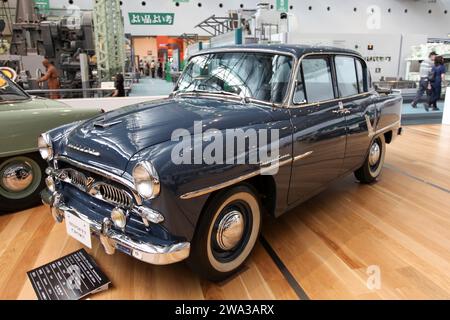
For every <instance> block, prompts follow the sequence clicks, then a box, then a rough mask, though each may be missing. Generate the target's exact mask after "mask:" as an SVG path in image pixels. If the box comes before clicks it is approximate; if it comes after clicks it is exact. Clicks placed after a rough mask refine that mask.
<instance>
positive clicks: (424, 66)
mask: <svg viewBox="0 0 450 320" xmlns="http://www.w3.org/2000/svg"><path fill="white" fill-rule="evenodd" d="M436 56H437V54H436V52H434V51H433V52H431V53H430V55H429V56H428V59H425V60H423V61H422V63H421V64H420V71H419V73H420V82H419V90H417V94H416V97H415V98H414V100H413V102H412V103H411V106H412V107H413V108H417V103H418V102H419V101H420V99H422V96H423V95H424V94H425V93H426V94H427V101H426V103H425V110H427V111H428V105H429V103H430V96H429V94H428V92H429V91H428V86H429V84H430V80H429V77H430V72H431V69H432V68H433V64H434V59H435V58H436Z"/></svg>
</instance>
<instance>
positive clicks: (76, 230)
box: [64, 211, 92, 249]
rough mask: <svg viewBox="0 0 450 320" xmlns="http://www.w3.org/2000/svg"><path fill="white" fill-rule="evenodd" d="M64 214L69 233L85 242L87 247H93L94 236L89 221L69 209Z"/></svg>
mask: <svg viewBox="0 0 450 320" xmlns="http://www.w3.org/2000/svg"><path fill="white" fill-rule="evenodd" d="M64 215H65V219H64V220H65V223H66V231H67V234H68V235H69V236H71V237H72V238H74V239H75V240H78V241H79V242H81V243H82V244H84V245H85V246H86V247H88V248H90V249H92V237H91V229H90V226H89V223H87V222H86V221H84V220H82V219H80V218H78V217H77V216H76V215H74V214H72V213H70V212H67V211H66V212H65V213H64Z"/></svg>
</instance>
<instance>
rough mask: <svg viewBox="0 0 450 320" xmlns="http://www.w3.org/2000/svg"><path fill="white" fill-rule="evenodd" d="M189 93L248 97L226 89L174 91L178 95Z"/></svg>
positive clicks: (243, 98) (242, 98)
mask: <svg viewBox="0 0 450 320" xmlns="http://www.w3.org/2000/svg"><path fill="white" fill-rule="evenodd" d="M185 93H186V94H189V93H193V94H201V93H207V94H219V95H226V96H231V97H236V98H239V99H241V100H245V99H246V97H242V96H240V95H239V94H237V93H234V92H229V91H225V90H198V89H194V90H180V91H176V92H174V95H175V96H177V95H178V94H185Z"/></svg>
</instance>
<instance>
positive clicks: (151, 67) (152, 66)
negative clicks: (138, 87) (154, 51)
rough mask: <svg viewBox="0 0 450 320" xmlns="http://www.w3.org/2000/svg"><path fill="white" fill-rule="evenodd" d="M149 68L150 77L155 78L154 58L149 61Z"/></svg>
mask: <svg viewBox="0 0 450 320" xmlns="http://www.w3.org/2000/svg"><path fill="white" fill-rule="evenodd" d="M150 70H151V71H152V78H155V73H156V63H155V60H152V63H150Z"/></svg>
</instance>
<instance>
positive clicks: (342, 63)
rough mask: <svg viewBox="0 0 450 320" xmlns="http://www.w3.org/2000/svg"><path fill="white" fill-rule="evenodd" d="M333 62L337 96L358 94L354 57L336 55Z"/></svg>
mask: <svg viewBox="0 0 450 320" xmlns="http://www.w3.org/2000/svg"><path fill="white" fill-rule="evenodd" d="M335 64H336V77H337V85H338V90H339V96H340V97H348V96H353V95H355V94H358V93H359V90H358V79H357V76H356V67H355V59H354V58H353V57H344V56H336V58H335Z"/></svg>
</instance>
